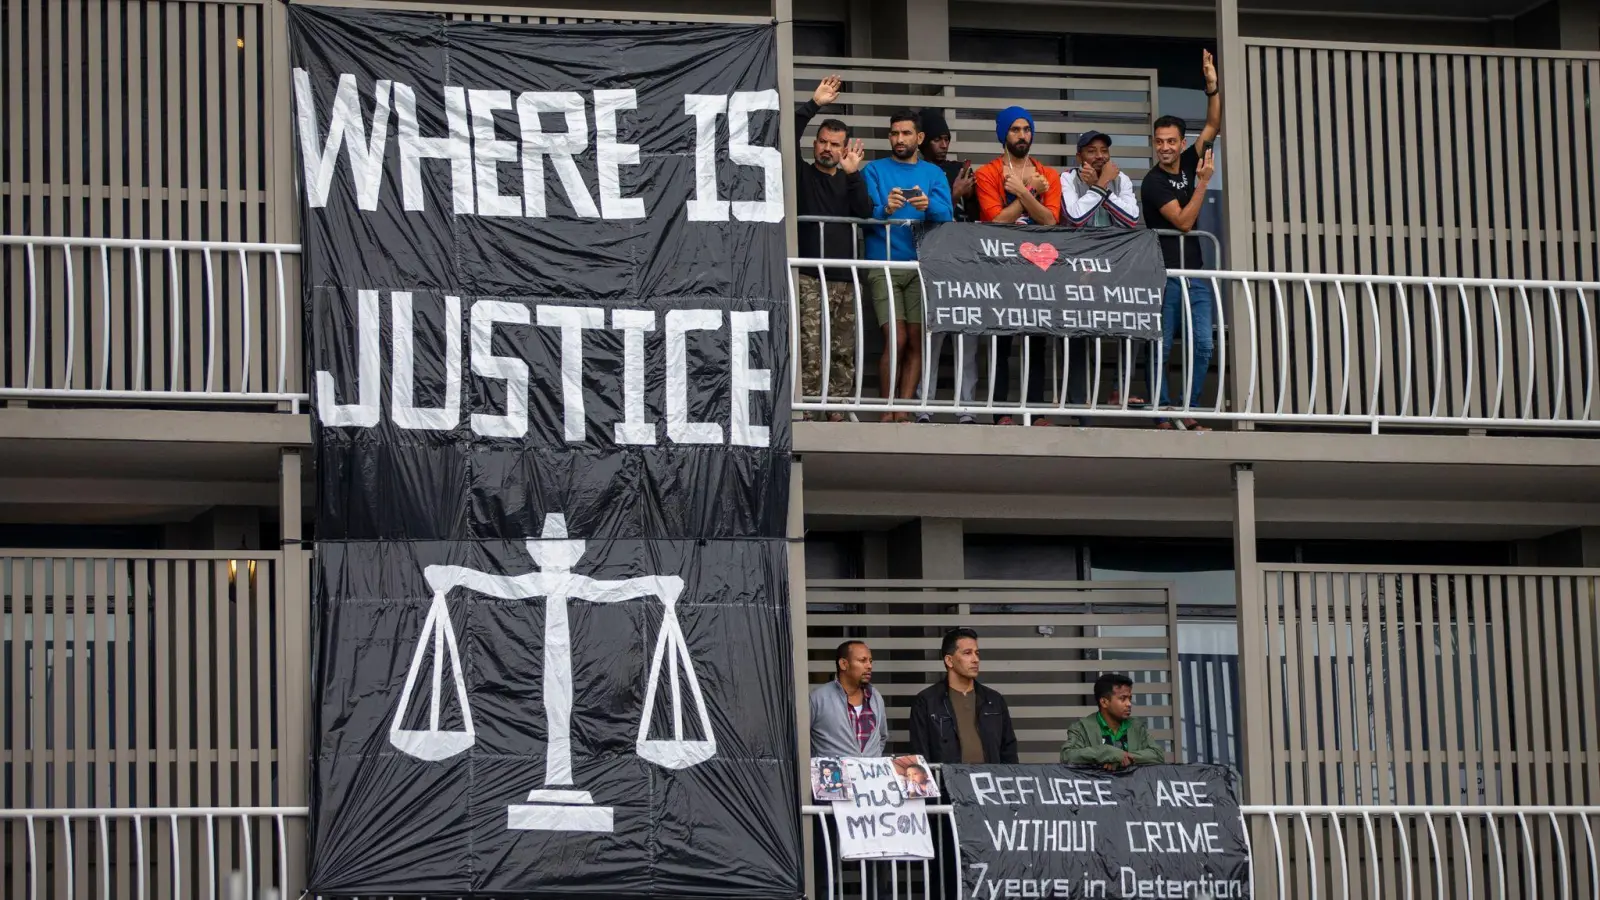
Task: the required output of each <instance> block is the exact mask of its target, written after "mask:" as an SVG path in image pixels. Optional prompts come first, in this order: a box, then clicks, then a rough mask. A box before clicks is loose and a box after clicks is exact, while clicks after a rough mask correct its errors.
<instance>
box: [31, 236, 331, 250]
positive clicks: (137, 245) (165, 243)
mask: <svg viewBox="0 0 1600 900" xmlns="http://www.w3.org/2000/svg"><path fill="white" fill-rule="evenodd" d="M29 244H32V245H34V246H38V247H105V248H107V249H109V250H213V251H220V252H224V253H226V252H238V251H240V250H243V251H246V252H252V251H254V252H261V253H296V254H298V253H299V252H300V247H301V245H300V244H281V243H280V244H274V243H268V242H263V241H188V240H185V241H178V240H166V239H163V238H101V237H81V236H67V235H41V236H38V237H29V236H27V235H17V234H0V246H13V247H23V246H27V245H29Z"/></svg>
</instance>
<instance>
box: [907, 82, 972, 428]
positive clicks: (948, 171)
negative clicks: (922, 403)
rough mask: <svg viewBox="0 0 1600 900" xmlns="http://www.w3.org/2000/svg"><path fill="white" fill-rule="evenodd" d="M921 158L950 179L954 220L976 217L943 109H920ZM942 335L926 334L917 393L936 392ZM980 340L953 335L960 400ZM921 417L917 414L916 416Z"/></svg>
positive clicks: (968, 397)
mask: <svg viewBox="0 0 1600 900" xmlns="http://www.w3.org/2000/svg"><path fill="white" fill-rule="evenodd" d="M922 158H923V159H925V160H927V161H928V162H931V163H933V164H934V165H936V166H938V167H939V168H940V169H942V170H943V171H944V177H945V179H946V180H947V181H949V183H950V202H951V204H952V206H953V207H954V210H953V211H954V213H955V220H956V221H957V222H976V221H978V218H979V215H980V213H979V210H978V191H977V179H976V178H975V177H974V176H973V174H972V161H971V160H968V161H966V162H961V161H959V160H955V159H951V158H950V125H949V123H948V122H946V121H945V118H944V113H941V112H940V111H938V110H937V109H924V110H923V111H922ZM944 339H945V332H943V331H935V332H932V333H931V334H929V335H928V348H929V356H930V357H931V358H930V359H929V360H928V381H929V383H928V384H923V385H920V386H919V387H918V388H917V396H918V397H932V396H934V395H935V394H936V393H937V392H938V390H937V388H938V381H939V378H938V376H939V357H940V356H941V355H942V354H943V353H944ZM981 343H982V340H981V339H980V338H978V337H976V336H973V335H958V336H957V340H956V347H957V351H956V354H955V355H956V356H957V357H958V358H959V359H960V363H959V364H958V367H959V368H960V369H961V384H960V385H959V386H958V390H957V391H956V397H957V398H958V400H959V401H960V402H961V403H963V404H966V403H971V402H972V395H973V393H974V391H976V390H977V387H978V345H979V344H981ZM923 418H925V417H924V416H919V417H918V419H919V420H921V419H923ZM957 421H959V422H961V423H962V424H963V425H970V424H972V422H974V421H976V420H975V419H974V418H973V416H972V414H971V413H961V414H960V416H959V417H958V419H957Z"/></svg>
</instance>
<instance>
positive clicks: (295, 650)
mask: <svg viewBox="0 0 1600 900" xmlns="http://www.w3.org/2000/svg"><path fill="white" fill-rule="evenodd" d="M300 487H301V471H300V451H299V450H283V451H280V453H279V456H278V492H279V503H278V507H279V508H278V515H279V519H280V521H281V522H282V527H281V539H280V546H279V548H278V549H279V552H280V553H281V554H282V555H281V556H280V558H279V561H278V574H279V587H278V596H279V598H280V602H279V603H278V617H277V618H278V621H277V623H276V625H277V628H278V635H279V640H280V641H281V642H282V647H283V655H282V656H281V657H280V659H279V664H280V669H279V671H280V673H281V674H280V675H279V676H278V677H279V679H280V685H279V689H280V690H281V691H282V692H283V693H282V696H283V697H285V698H286V702H284V703H283V704H282V706H281V708H283V709H286V710H291V711H294V712H291V713H290V714H288V715H285V716H284V720H283V727H282V729H281V730H280V731H279V733H278V785H277V788H278V791H277V796H276V798H274V800H273V802H274V803H276V804H277V805H279V806H301V805H304V804H306V803H308V802H310V796H311V792H310V785H309V773H308V772H307V770H306V765H307V761H308V759H309V757H310V755H311V753H314V752H315V748H312V749H311V750H310V751H308V750H307V748H311V715H312V712H313V710H312V706H311V704H312V697H311V684H310V677H309V675H308V673H309V672H310V671H311V577H310V572H309V568H308V566H307V561H308V559H309V555H308V554H307V553H306V547H304V546H303V545H302V544H301V543H300V541H301V536H302V535H301V510H302V502H301V496H300V495H301V491H300ZM296 712H297V713H298V714H295V713H296ZM305 827H306V826H305V822H303V821H301V820H290V821H288V822H285V828H286V829H288V841H289V846H290V847H297V848H302V849H301V850H300V851H296V852H292V853H290V854H289V859H288V865H289V871H288V873H287V874H288V877H289V882H288V886H289V887H290V888H291V890H292V889H293V888H292V886H294V885H303V884H305V879H306V868H305V866H306V860H305V856H304V852H303V848H305V847H306V846H308V845H307V843H306V837H305Z"/></svg>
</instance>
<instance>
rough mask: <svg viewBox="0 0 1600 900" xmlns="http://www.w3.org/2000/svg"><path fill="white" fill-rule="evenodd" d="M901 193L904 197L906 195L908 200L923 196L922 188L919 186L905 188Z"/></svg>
mask: <svg viewBox="0 0 1600 900" xmlns="http://www.w3.org/2000/svg"><path fill="white" fill-rule="evenodd" d="M900 195H901V196H902V197H905V198H906V199H907V200H910V199H912V198H914V197H921V196H922V188H919V187H909V188H905V189H904V190H902V191H901V192H900Z"/></svg>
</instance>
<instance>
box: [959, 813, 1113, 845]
mask: <svg viewBox="0 0 1600 900" xmlns="http://www.w3.org/2000/svg"><path fill="white" fill-rule="evenodd" d="M1099 824H1100V823H1099V822H1095V821H1092V820H1091V821H1085V822H1077V821H1073V820H1071V819H1012V820H1011V821H1009V822H1002V821H989V820H985V821H984V823H983V827H984V828H985V829H987V830H988V832H989V840H990V842H991V843H992V844H993V845H994V849H996V850H1007V851H1012V852H1015V851H1023V852H1041V851H1042V852H1045V853H1091V852H1093V851H1094V849H1095V847H1096V843H1095V840H1096V838H1095V829H1096V827H1098V826H1099Z"/></svg>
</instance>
